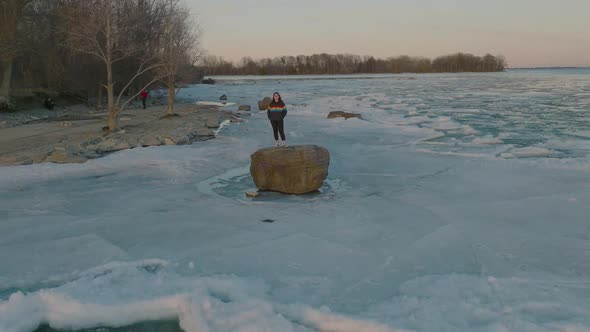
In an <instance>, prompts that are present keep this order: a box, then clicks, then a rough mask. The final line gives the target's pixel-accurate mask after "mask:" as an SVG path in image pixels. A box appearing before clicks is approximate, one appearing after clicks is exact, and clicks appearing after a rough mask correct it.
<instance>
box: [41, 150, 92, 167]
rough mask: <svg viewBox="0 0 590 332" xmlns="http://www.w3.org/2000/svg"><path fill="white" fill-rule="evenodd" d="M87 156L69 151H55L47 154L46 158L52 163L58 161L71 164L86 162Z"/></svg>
mask: <svg viewBox="0 0 590 332" xmlns="http://www.w3.org/2000/svg"><path fill="white" fill-rule="evenodd" d="M86 160H87V159H86V158H84V157H81V156H77V155H73V154H69V153H67V152H57V151H56V152H54V153H52V154H50V155H49V156H47V158H46V159H45V161H46V162H50V163H57V164H70V163H78V164H79V163H84V162H86Z"/></svg>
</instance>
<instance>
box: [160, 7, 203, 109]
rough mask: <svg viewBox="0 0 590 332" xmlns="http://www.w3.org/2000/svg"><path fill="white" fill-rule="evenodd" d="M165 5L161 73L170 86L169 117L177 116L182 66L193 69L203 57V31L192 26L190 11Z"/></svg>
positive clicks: (194, 25) (165, 82)
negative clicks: (176, 102)
mask: <svg viewBox="0 0 590 332" xmlns="http://www.w3.org/2000/svg"><path fill="white" fill-rule="evenodd" d="M164 1H165V14H164V17H165V22H164V25H165V26H164V35H163V36H162V37H163V45H162V53H161V58H162V64H163V66H162V67H161V68H160V72H161V75H162V76H163V77H165V81H164V84H166V85H167V86H168V107H167V108H166V113H165V115H167V116H169V115H172V114H174V99H175V97H176V93H177V90H176V88H177V87H176V82H177V81H178V80H179V79H181V78H182V74H181V73H179V68H180V67H181V66H182V65H190V66H193V65H194V64H195V63H196V61H197V60H198V57H199V56H200V52H199V49H198V45H199V37H200V33H199V32H200V30H199V27H198V26H197V25H196V24H194V22H191V19H190V11H189V10H188V9H187V8H186V7H184V6H183V5H182V4H181V3H180V1H179V0H164Z"/></svg>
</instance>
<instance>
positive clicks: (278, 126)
mask: <svg viewBox="0 0 590 332" xmlns="http://www.w3.org/2000/svg"><path fill="white" fill-rule="evenodd" d="M266 115H267V116H268V119H269V120H270V124H271V125H272V131H273V134H274V137H275V147H278V146H281V145H282V146H284V147H287V139H286V138H285V125H284V121H283V120H284V119H285V116H287V107H286V106H285V103H284V102H283V99H282V98H281V95H280V94H279V93H278V92H275V93H273V95H272V101H271V102H270V104H269V105H268V108H267V109H266ZM279 133H280V134H281V141H282V142H281V145H279Z"/></svg>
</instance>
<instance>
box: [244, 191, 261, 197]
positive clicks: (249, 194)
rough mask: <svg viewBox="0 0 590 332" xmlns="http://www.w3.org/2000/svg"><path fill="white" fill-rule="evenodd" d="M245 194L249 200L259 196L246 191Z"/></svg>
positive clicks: (255, 192)
mask: <svg viewBox="0 0 590 332" xmlns="http://www.w3.org/2000/svg"><path fill="white" fill-rule="evenodd" d="M245 194H246V197H250V198H254V197H258V196H260V193H258V192H257V191H247V192H246V193H245Z"/></svg>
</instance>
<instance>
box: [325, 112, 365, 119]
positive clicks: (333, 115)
mask: <svg viewBox="0 0 590 332" xmlns="http://www.w3.org/2000/svg"><path fill="white" fill-rule="evenodd" d="M335 118H345V119H346V120H348V119H350V118H357V119H362V117H361V115H360V114H358V113H347V112H342V111H334V112H330V113H329V114H328V119H335Z"/></svg>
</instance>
